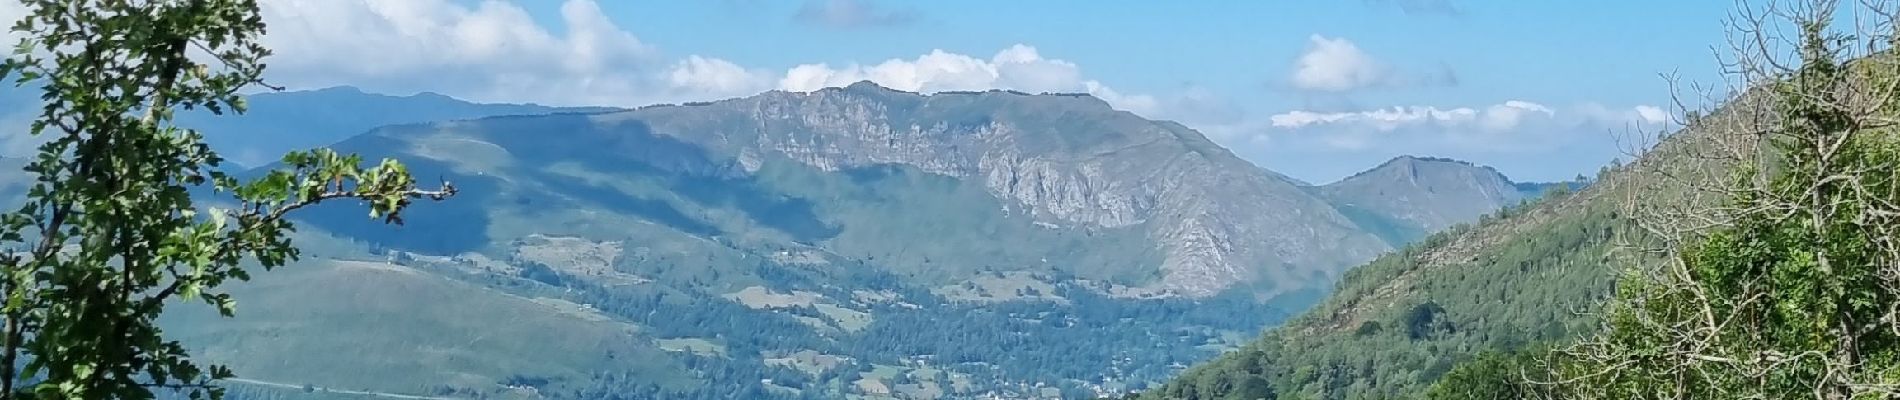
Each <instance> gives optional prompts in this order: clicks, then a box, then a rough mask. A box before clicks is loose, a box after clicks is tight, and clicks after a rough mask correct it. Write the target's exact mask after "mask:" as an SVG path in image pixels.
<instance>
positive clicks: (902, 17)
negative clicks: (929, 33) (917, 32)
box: [792, 0, 917, 29]
mask: <svg viewBox="0 0 1900 400" xmlns="http://www.w3.org/2000/svg"><path fill="white" fill-rule="evenodd" d="M792 21H796V22H799V23H804V24H810V25H816V26H822V27H826V28H833V29H862V28H883V27H893V26H903V25H909V24H911V23H912V22H916V21H917V15H916V13H914V12H912V11H910V10H889V9H884V8H883V7H879V6H878V5H877V4H873V3H871V2H870V1H868V0H806V1H805V5H804V6H802V7H799V8H798V13H797V14H793V15H792Z"/></svg>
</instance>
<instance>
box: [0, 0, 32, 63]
mask: <svg viewBox="0 0 1900 400" xmlns="http://www.w3.org/2000/svg"><path fill="white" fill-rule="evenodd" d="M24 17H26V6H25V5H23V4H20V2H18V1H14V0H4V1H0V24H3V25H0V44H4V45H5V46H4V47H0V49H5V50H4V51H6V52H8V53H11V52H12V51H13V45H14V44H15V43H19V41H20V35H19V34H18V33H14V32H13V23H14V22H15V21H19V20H20V18H24Z"/></svg>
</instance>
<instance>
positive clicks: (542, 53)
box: [261, 0, 743, 105]
mask: <svg viewBox="0 0 1900 400" xmlns="http://www.w3.org/2000/svg"><path fill="white" fill-rule="evenodd" d="M261 8H262V12H263V16H264V19H265V21H266V22H267V23H269V24H270V27H271V29H270V31H269V34H268V35H266V36H265V38H264V44H265V45H266V46H268V47H270V48H272V49H275V50H276V54H275V55H274V56H272V58H271V59H270V60H269V62H270V65H271V72H270V75H269V76H268V78H270V79H272V80H274V81H276V82H277V83H280V84H286V85H289V86H292V87H321V86H332V85H343V84H349V85H357V86H364V87H370V88H375V89H378V90H381V91H390V92H417V91H438V92H445V93H447V94H451V95H454V96H457V97H463V98H468V99H472V100H479V101H525V102H539V103H544V104H561V105H581V104H585V105H638V104H645V103H650V102H655V101H667V100H674V99H668V98H662V97H664V96H667V95H681V94H686V93H691V92H693V89H696V88H710V89H714V90H716V91H717V90H727V91H729V90H730V89H732V88H733V87H735V86H737V85H740V82H742V81H743V80H741V79H738V78H734V77H733V76H732V75H731V72H732V67H734V66H732V65H731V63H729V62H725V61H723V60H717V59H711V58H706V57H697V56H695V57H687V58H685V59H684V60H683V61H680V62H679V63H677V64H672V63H667V62H666V61H665V59H663V58H662V57H661V55H660V53H659V51H658V50H657V49H655V48H654V47H653V46H651V45H649V44H647V43H645V42H643V41H641V40H640V39H639V38H638V37H637V36H635V35H634V34H633V33H631V32H629V31H627V30H625V29H622V28H621V27H620V26H619V25H617V24H615V23H614V22H613V21H612V20H610V19H608V18H607V16H606V15H604V14H602V12H601V10H600V7H599V5H598V4H596V3H595V2H593V1H590V0H568V1H566V2H564V3H562V4H561V7H560V18H561V21H562V24H561V25H562V26H564V27H565V28H564V29H563V30H562V31H559V32H557V31H554V30H550V29H548V28H546V27H543V26H541V25H540V24H538V23H536V22H535V20H534V19H533V18H532V17H531V16H530V15H529V14H528V12H527V11H525V10H523V9H522V8H521V7H519V6H517V5H514V4H510V3H506V2H501V1H494V0H487V1H482V2H480V3H472V4H471V3H464V2H457V1H452V0H405V1H373V0H266V1H264V2H262V4H261ZM669 64H671V65H669ZM676 85H684V86H676Z"/></svg>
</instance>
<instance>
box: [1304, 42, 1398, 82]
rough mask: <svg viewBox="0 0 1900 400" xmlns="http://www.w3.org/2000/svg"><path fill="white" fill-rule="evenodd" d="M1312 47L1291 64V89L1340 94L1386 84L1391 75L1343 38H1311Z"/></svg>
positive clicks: (1369, 56)
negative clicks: (1292, 87)
mask: <svg viewBox="0 0 1900 400" xmlns="http://www.w3.org/2000/svg"><path fill="white" fill-rule="evenodd" d="M1307 39H1308V40H1311V41H1312V42H1313V43H1312V45H1311V46H1308V47H1307V48H1306V52H1305V53H1302V54H1300V58H1299V59H1297V60H1294V62H1293V77H1292V82H1293V86H1294V87H1297V88H1300V89H1306V90H1319V91H1328V92H1343V91H1348V90H1353V89H1358V88H1363V87H1370V86H1377V85H1382V84H1385V82H1386V81H1388V80H1390V79H1391V78H1390V76H1391V71H1390V70H1389V69H1387V68H1386V67H1385V66H1384V65H1380V63H1379V62H1378V61H1376V60H1373V59H1372V56H1371V55H1368V54H1366V52H1364V51H1361V50H1359V46H1358V45H1355V44H1353V43H1352V41H1349V40H1346V39H1343V38H1328V37H1325V36H1321V35H1313V36H1311V37H1309V38H1307Z"/></svg>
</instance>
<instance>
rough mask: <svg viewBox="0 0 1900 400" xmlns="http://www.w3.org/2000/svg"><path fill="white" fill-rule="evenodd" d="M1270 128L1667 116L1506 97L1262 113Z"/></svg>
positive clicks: (1482, 125)
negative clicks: (1487, 101) (1456, 103)
mask: <svg viewBox="0 0 1900 400" xmlns="http://www.w3.org/2000/svg"><path fill="white" fill-rule="evenodd" d="M1268 120H1269V121H1271V122H1272V126H1273V127H1274V128H1279V129H1281V130H1285V131H1299V130H1303V129H1309V128H1321V127H1331V128H1343V129H1352V130H1361V131H1363V130H1372V131H1380V132H1390V131H1395V130H1400V129H1403V128H1413V127H1430V128H1437V129H1456V130H1466V131H1478V132H1489V133H1502V132H1512V131H1516V130H1520V129H1522V128H1525V127H1528V126H1531V125H1537V124H1558V125H1570V126H1574V125H1581V124H1589V125H1599V126H1606V127H1607V126H1611V125H1617V124H1623V125H1642V126H1654V125H1661V124H1663V123H1665V122H1667V120H1668V114H1667V113H1665V112H1663V111H1662V109H1661V108H1659V107H1656V106H1650V105H1639V106H1635V107H1631V108H1627V109H1609V108H1606V107H1604V106H1602V105H1598V104H1584V105H1579V106H1576V107H1573V108H1572V109H1571V110H1569V111H1568V112H1561V113H1560V112H1558V111H1557V110H1556V109H1553V108H1551V107H1549V106H1545V105H1543V104H1538V103H1533V102H1529V101H1523V100H1510V101H1506V102H1503V103H1499V104H1494V105H1490V106H1484V107H1479V108H1473V107H1457V108H1449V109H1446V108H1438V107H1434V106H1399V107H1392V108H1384V109H1376V110H1366V111H1349V112H1329V113H1321V112H1313V111H1304V110H1294V111H1287V112H1284V113H1280V114H1275V115H1272V116H1270V117H1268Z"/></svg>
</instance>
